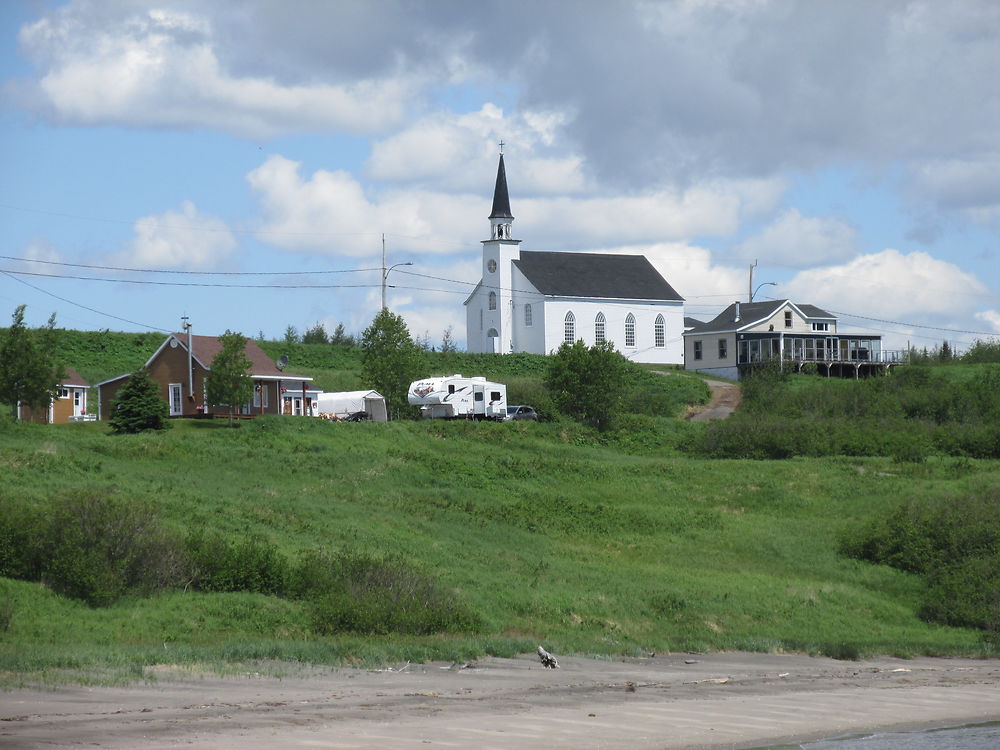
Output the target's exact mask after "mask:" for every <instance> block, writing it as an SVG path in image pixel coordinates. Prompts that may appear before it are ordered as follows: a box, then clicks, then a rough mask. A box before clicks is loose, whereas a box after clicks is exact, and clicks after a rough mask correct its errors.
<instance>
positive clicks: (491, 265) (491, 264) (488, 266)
mask: <svg viewBox="0 0 1000 750" xmlns="http://www.w3.org/2000/svg"><path fill="white" fill-rule="evenodd" d="M486 270H488V271H489V272H490V273H493V272H494V271H496V270H497V262H496V261H495V260H493V259H492V258H490V259H489V261H487V263H486Z"/></svg>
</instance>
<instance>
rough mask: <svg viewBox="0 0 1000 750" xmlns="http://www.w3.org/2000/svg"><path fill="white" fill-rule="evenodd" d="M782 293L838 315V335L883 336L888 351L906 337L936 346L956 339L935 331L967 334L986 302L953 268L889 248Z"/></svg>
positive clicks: (799, 278) (799, 280) (808, 274)
mask: <svg viewBox="0 0 1000 750" xmlns="http://www.w3.org/2000/svg"><path fill="white" fill-rule="evenodd" d="M782 288H783V290H786V291H787V292H788V295H787V296H789V297H790V298H791V299H793V300H795V301H796V302H807V303H811V304H814V305H818V306H819V307H821V308H823V309H825V310H829V311H830V312H833V313H835V314H839V315H842V316H843V320H842V323H841V328H842V330H854V329H859V328H860V329H865V330H873V331H878V332H881V333H885V334H886V341H887V345H888V346H890V348H892V347H896V348H898V347H900V346H905V342H906V340H907V339H908V337H909V336H915V337H916V338H917V339H922V340H929V341H935V340H937V341H940V340H943V339H944V338H954V336H955V335H956V334H949V333H948V331H947V330H941V329H955V330H971V329H972V328H973V325H974V323H973V321H974V310H975V308H976V307H978V306H979V304H980V303H979V300H982V299H988V298H990V292H989V290H988V289H987V288H986V286H985V285H984V284H983V283H982V282H980V281H979V280H978V279H977V278H976V277H975V276H973V275H971V274H969V273H966V272H965V271H963V270H962V269H961V268H959V267H958V266H956V265H955V264H953V263H948V262H947V261H942V260H938V259H936V258H934V257H932V256H930V255H929V254H927V253H925V252H912V253H906V254H904V253H901V252H899V251H898V250H892V249H888V250H883V251H882V252H880V253H875V254H872V255H862V256H859V257H857V258H855V259H854V260H852V261H850V262H849V263H846V264H844V265H840V266H827V267H824V268H815V269H812V270H808V271H802V272H800V273H799V274H798V275H796V276H795V277H794V278H793V279H792V280H791V281H790V282H788V284H787V285H783V287H782ZM854 316H857V317H854ZM867 319H872V320H867ZM885 321H892V322H896V323H901V324H902V325H899V326H897V325H891V324H890V323H888V322H885ZM922 326H928V328H923V327H922ZM965 338H967V337H965Z"/></svg>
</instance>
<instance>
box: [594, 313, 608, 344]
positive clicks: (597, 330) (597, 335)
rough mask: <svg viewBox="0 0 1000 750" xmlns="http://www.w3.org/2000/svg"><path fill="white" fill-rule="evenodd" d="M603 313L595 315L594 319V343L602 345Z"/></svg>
mask: <svg viewBox="0 0 1000 750" xmlns="http://www.w3.org/2000/svg"><path fill="white" fill-rule="evenodd" d="M604 324H605V320H604V313H600V312H599V313H597V317H596V318H594V343H595V344H603V343H604Z"/></svg>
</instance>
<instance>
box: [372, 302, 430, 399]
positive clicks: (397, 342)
mask: <svg viewBox="0 0 1000 750" xmlns="http://www.w3.org/2000/svg"><path fill="white" fill-rule="evenodd" d="M361 349H362V352H361V363H362V374H363V377H364V379H365V385H366V386H367V387H371V388H374V389H375V390H377V391H378V392H379V393H381V394H382V395H383V396H385V398H386V401H387V402H388V404H389V406H390V407H391V408H393V409H395V410H396V411H397V413H398V412H400V411H406V410H407V401H406V394H407V391H408V390H409V387H410V383H412V382H413V381H414V380H416V379H417V378H418V377H420V374H421V373H420V371H421V368H422V366H423V358H422V357H421V353H420V348H419V347H418V346H417V345H416V344H415V343H413V339H411V338H410V331H409V329H408V328H407V327H406V322H405V321H404V320H403V318H402V317H400V316H399V315H396V314H395V313H393V312H390V311H389V310H387V309H383V310H381V311H380V312H379V314H378V315H376V316H375V319H374V320H373V321H372V324H371V325H370V326H368V328H366V329H365V332H364V333H363V334H362V336H361Z"/></svg>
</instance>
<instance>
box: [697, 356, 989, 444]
mask: <svg viewBox="0 0 1000 750" xmlns="http://www.w3.org/2000/svg"><path fill="white" fill-rule="evenodd" d="M685 447H686V450H688V451H689V452H692V453H695V454H698V455H702V456H708V457H714V458H759V459H774V458H788V457H791V456H829V455H849V456H887V457H892V458H896V459H897V460H900V461H923V460H924V459H925V458H926V457H927V456H928V455H931V454H934V453H937V454H944V455H951V456H966V457H970V458H1000V367H994V366H985V367H982V368H981V369H979V370H977V371H974V372H973V373H972V375H971V376H970V377H967V378H965V379H957V378H946V377H943V376H941V375H939V374H935V373H933V372H932V371H930V370H928V369H926V368H920V367H909V368H904V369H901V370H899V371H898V372H897V373H896V374H894V375H892V376H890V377H884V378H869V379H867V380H862V381H848V380H844V381H840V380H832V381H831V380H828V379H825V378H823V379H812V378H807V377H791V376H789V375H787V374H783V373H776V372H773V371H769V370H766V369H765V370H762V371H761V372H759V373H756V374H754V375H753V376H751V377H749V378H747V379H746V380H745V381H744V383H743V406H742V408H741V409H740V411H739V412H737V413H736V414H734V415H733V416H732V417H730V418H729V419H726V420H716V421H714V422H711V423H710V424H708V425H706V427H705V428H704V429H703V430H702V431H701V432H698V433H696V434H695V435H693V436H692V437H691V439H690V440H689V441H688V443H687V444H686V446H685Z"/></svg>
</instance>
